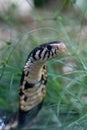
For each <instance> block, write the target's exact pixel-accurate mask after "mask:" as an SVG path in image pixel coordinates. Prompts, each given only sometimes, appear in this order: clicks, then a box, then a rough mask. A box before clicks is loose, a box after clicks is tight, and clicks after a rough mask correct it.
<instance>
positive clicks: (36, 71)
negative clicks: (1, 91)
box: [4, 41, 66, 130]
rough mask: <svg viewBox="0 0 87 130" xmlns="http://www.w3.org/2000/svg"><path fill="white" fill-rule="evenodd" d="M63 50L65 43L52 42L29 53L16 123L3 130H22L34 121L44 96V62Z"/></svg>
mask: <svg viewBox="0 0 87 130" xmlns="http://www.w3.org/2000/svg"><path fill="white" fill-rule="evenodd" d="M65 50H66V45H65V43H63V42H60V41H52V42H49V43H44V44H41V45H38V46H37V47H35V48H34V49H33V50H32V51H31V52H30V53H29V55H28V57H27V60H26V62H25V65H24V68H23V71H22V75H21V80H20V88H19V110H18V116H17V121H14V123H13V124H12V125H11V123H9V124H7V125H5V127H4V130H22V129H24V128H25V126H26V125H27V124H29V123H31V122H32V121H33V120H34V118H35V117H36V116H37V114H38V113H39V111H40V110H41V108H42V106H43V102H44V98H45V95H46V84H47V78H48V76H47V66H46V62H47V61H49V60H51V59H53V58H56V57H58V56H60V55H61V54H63V53H64V52H65Z"/></svg>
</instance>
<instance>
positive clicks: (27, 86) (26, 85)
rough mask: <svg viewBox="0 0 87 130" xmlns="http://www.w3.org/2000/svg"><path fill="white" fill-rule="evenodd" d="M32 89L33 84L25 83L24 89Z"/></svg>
mask: <svg viewBox="0 0 87 130" xmlns="http://www.w3.org/2000/svg"><path fill="white" fill-rule="evenodd" d="M33 87H34V84H33V83H28V82H27V81H26V83H25V86H24V89H28V88H33Z"/></svg>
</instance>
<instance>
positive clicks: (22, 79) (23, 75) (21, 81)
mask: <svg viewBox="0 0 87 130" xmlns="http://www.w3.org/2000/svg"><path fill="white" fill-rule="evenodd" d="M24 77H25V73H24V71H23V72H22V75H21V80H20V85H22V83H23V81H24Z"/></svg>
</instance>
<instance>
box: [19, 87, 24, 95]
mask: <svg viewBox="0 0 87 130" xmlns="http://www.w3.org/2000/svg"><path fill="white" fill-rule="evenodd" d="M19 95H20V96H23V95H24V93H23V92H22V89H21V88H20V91H19Z"/></svg>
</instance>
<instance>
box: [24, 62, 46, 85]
mask: <svg viewBox="0 0 87 130" xmlns="http://www.w3.org/2000/svg"><path fill="white" fill-rule="evenodd" d="M46 71H47V70H46V65H45V64H44V62H38V61H37V62H36V61H33V63H32V61H31V60H28V61H27V62H26V64H25V67H24V74H25V79H26V78H27V81H28V83H30V84H37V83H38V82H40V81H41V80H42V78H43V76H44V75H46V73H47V72H46Z"/></svg>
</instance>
